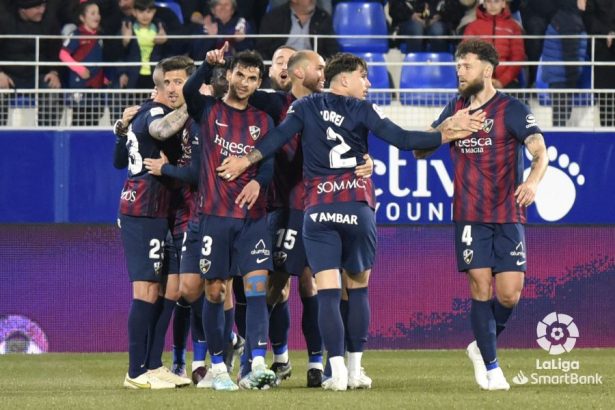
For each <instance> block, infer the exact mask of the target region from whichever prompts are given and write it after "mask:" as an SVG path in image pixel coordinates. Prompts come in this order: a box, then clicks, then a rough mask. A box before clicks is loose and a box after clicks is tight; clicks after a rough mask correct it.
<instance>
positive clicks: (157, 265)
mask: <svg viewBox="0 0 615 410" xmlns="http://www.w3.org/2000/svg"><path fill="white" fill-rule="evenodd" d="M160 273H162V262H160V261H158V262H154V274H155V275H156V276H160Z"/></svg>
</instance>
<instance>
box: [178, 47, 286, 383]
mask: <svg viewBox="0 0 615 410" xmlns="http://www.w3.org/2000/svg"><path fill="white" fill-rule="evenodd" d="M226 47H227V45H226V44H225V46H224V47H223V48H222V49H219V50H213V51H210V52H208V53H207V56H206V62H205V63H204V64H203V65H202V66H201V68H200V69H199V70H198V71H197V72H196V73H195V75H194V76H193V77H191V78H190V79H189V80H188V82H187V83H186V86H185V88H184V95H185V96H186V102H187V112H188V114H189V115H190V116H191V117H192V118H194V119H195V121H197V122H198V123H199V124H200V127H201V139H200V140H199V153H200V155H198V156H196V157H193V162H192V166H191V168H192V169H197V170H198V172H199V177H198V181H199V191H198V192H199V193H198V212H199V237H200V238H202V239H201V241H200V244H201V251H200V256H201V258H200V261H199V268H200V271H201V274H202V275H203V278H204V279H205V296H206V298H205V299H206V300H205V304H204V315H203V317H204V327H205V332H206V335H207V341H208V348H209V352H210V355H211V361H212V368H211V373H212V376H213V381H212V387H213V389H215V390H236V389H237V385H236V384H235V383H233V381H232V380H231V379H230V377H229V374H228V370H227V367H226V366H225V363H224V351H225V348H226V343H225V342H226V340H225V337H224V327H225V317H224V313H223V312H224V311H223V307H224V300H225V294H226V290H227V287H228V283H229V280H230V278H231V276H234V275H235V273H236V272H237V271H239V273H240V274H241V275H242V276H243V278H242V279H243V281H244V287H245V289H246V297H247V335H248V337H249V340H250V341H251V343H249V349H250V352H251V355H252V357H253V362H252V368H251V373H250V377H249V381H250V388H264V387H266V386H269V385H270V384H271V383H272V382H273V381H274V380H275V373H274V372H272V371H271V370H269V369H268V368H267V366H266V364H265V360H264V356H265V353H266V346H267V342H266V341H267V333H268V314H267V305H266V298H265V295H266V280H267V271H268V270H269V269H270V267H271V251H270V249H271V247H270V242H271V241H270V238H269V236H268V234H267V227H266V218H265V211H266V208H265V203H266V189H263V190H261V186H263V185H265V186H266V185H267V184H268V182H269V180H270V179H271V175H272V173H273V163H272V161H270V163H268V164H266V163H265V164H263V167H261V171H263V170H268V172H262V173H261V172H259V174H258V175H257V174H256V172H255V173H253V174H252V175H247V176H246V178H243V179H242V180H240V181H238V182H234V183H229V182H228V181H224V180H223V179H220V178H218V177H217V176H216V174H215V165H214V164H215V163H219V161H221V160H222V159H223V158H225V157H227V156H230V155H237V154H239V153H245V152H248V151H249V150H250V149H251V148H252V147H253V144H254V143H255V141H256V140H257V139H259V138H262V137H263V136H264V135H265V134H266V132H267V130H268V129H269V128H270V127H271V126H272V125H273V123H272V120H271V118H270V117H269V116H268V115H267V114H266V113H264V112H262V111H259V110H257V109H255V108H253V107H251V106H249V104H248V98H249V97H250V95H251V94H252V93H253V92H254V91H255V90H256V88H257V87H258V86H259V85H260V82H261V77H262V74H263V68H264V67H263V63H262V59H261V58H260V56H258V55H257V54H255V53H253V52H242V53H239V54H237V55H236V56H235V58H234V59H233V62H232V63H231V66H230V68H229V71H228V72H227V80H228V82H229V90H228V92H227V93H226V94H225V95H224V97H223V98H222V100H218V99H215V98H213V97H208V96H203V95H201V94H200V93H199V91H198V90H199V88H200V86H201V84H202V82H203V80H204V79H206V78H209V77H211V72H210V71H211V66H212V65H214V64H219V63H223V62H224V52H225V51H226V50H225V49H226ZM239 194H241V195H245V196H246V197H247V201H246V202H245V205H246V206H245V207H244V206H243V205H244V204H241V205H240V206H238V205H236V204H234V203H233V202H232V198H235V197H237V196H238V195H239Z"/></svg>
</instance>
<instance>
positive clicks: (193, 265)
mask: <svg viewBox="0 0 615 410" xmlns="http://www.w3.org/2000/svg"><path fill="white" fill-rule="evenodd" d="M200 238H201V237H200V235H199V224H198V222H196V221H194V222H193V221H190V222H188V230H187V231H186V232H185V233H184V240H183V245H182V247H181V261H180V263H179V273H180V274H181V273H200V272H201V269H200V268H199V259H201V240H200Z"/></svg>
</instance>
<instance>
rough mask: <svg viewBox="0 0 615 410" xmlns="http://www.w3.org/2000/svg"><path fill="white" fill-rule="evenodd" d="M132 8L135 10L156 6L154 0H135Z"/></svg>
mask: <svg viewBox="0 0 615 410" xmlns="http://www.w3.org/2000/svg"><path fill="white" fill-rule="evenodd" d="M134 8H135V9H137V10H148V9H153V8H156V5H155V4H154V0H135V5H134Z"/></svg>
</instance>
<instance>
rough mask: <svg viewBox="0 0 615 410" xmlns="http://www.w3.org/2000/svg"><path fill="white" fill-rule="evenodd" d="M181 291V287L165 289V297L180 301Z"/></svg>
mask: <svg viewBox="0 0 615 410" xmlns="http://www.w3.org/2000/svg"><path fill="white" fill-rule="evenodd" d="M181 296H182V295H181V293H180V291H179V288H173V289H171V288H168V287H167V289H166V290H165V292H164V297H165V299H169V300H175V301H178V300H179V298H180V297H181Z"/></svg>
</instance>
